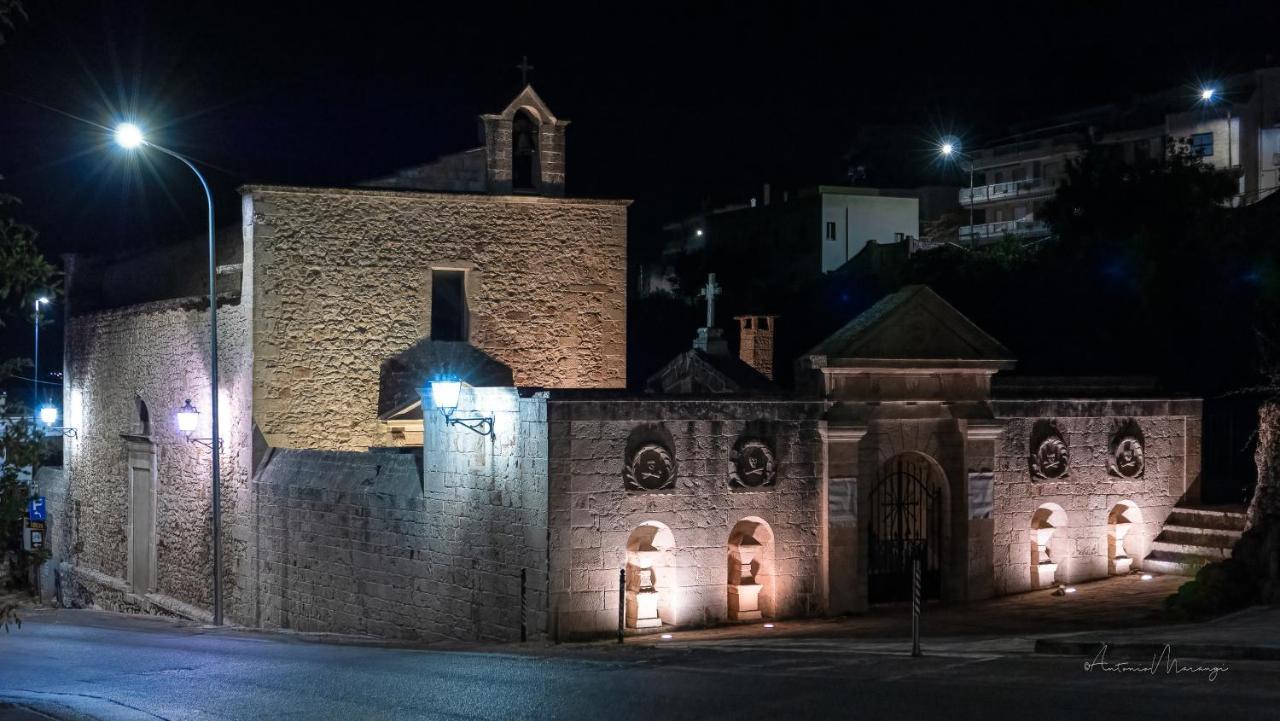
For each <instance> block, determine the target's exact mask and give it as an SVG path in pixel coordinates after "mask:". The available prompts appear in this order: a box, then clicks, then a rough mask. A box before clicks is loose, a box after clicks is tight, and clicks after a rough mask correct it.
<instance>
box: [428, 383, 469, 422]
mask: <svg viewBox="0 0 1280 721" xmlns="http://www.w3.org/2000/svg"><path fill="white" fill-rule="evenodd" d="M461 394H462V381H459V380H454V379H444V380H436V381H431V402H432V403H434V404H435V406H436V408H439V409H440V410H441V411H442V412H443V413H444V414H445V415H448V414H450V413H453V411H454V410H455V409H457V407H458V396H460V395H461Z"/></svg>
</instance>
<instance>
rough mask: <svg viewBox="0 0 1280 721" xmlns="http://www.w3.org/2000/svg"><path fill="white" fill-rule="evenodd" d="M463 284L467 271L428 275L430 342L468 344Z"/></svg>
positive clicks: (465, 285)
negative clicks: (444, 341)
mask: <svg viewBox="0 0 1280 721" xmlns="http://www.w3.org/2000/svg"><path fill="white" fill-rule="evenodd" d="M466 281H467V274H466V271H462V270H432V271H431V340H467V293H466V287H467V282H466Z"/></svg>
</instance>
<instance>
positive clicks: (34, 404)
mask: <svg viewBox="0 0 1280 721" xmlns="http://www.w3.org/2000/svg"><path fill="white" fill-rule="evenodd" d="M34 355H35V363H34V365H35V367H34V368H33V369H32V371H31V420H33V421H34V420H36V419H37V418H39V414H40V299H39V298H37V299H36V347H35V353H34ZM31 480H32V481H35V476H32V477H31Z"/></svg>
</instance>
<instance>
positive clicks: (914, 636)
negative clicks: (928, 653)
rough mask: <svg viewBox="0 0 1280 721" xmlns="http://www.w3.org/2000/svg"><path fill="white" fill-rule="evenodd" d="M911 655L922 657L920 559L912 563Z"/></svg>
mask: <svg viewBox="0 0 1280 721" xmlns="http://www.w3.org/2000/svg"><path fill="white" fill-rule="evenodd" d="M911 655H912V656H919V655H920V559H919V558H916V559H915V560H914V561H912V563H911Z"/></svg>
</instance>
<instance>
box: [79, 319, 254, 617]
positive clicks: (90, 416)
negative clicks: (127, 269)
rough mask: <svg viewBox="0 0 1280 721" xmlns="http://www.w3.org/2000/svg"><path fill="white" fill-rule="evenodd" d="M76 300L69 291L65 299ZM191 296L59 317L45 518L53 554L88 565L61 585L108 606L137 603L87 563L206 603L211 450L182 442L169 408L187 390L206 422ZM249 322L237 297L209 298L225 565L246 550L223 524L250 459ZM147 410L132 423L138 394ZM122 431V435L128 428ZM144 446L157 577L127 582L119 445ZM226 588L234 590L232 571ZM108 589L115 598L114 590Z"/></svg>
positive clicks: (203, 364)
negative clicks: (61, 474)
mask: <svg viewBox="0 0 1280 721" xmlns="http://www.w3.org/2000/svg"><path fill="white" fill-rule="evenodd" d="M73 300H74V298H73ZM207 307H208V306H207V303H205V302H203V301H202V300H200V299H178V300H169V301H160V302H155V303H147V304H142V305H136V306H129V307H125V308H119V309H114V310H108V311H102V312H96V313H90V314H85V315H73V316H71V317H70V318H69V319H68V321H67V325H66V331H65V334H66V335H65V338H66V347H65V365H64V368H65V379H64V383H65V385H64V391H63V392H64V395H63V409H64V421H63V422H64V424H65V425H66V426H68V427H72V428H75V429H76V431H77V435H76V437H74V438H67V439H65V441H64V443H65V445H64V469H65V472H66V475H67V484H66V491H65V495H64V500H63V502H62V503H61V508H60V509H59V514H58V516H57V517H56V518H55V519H54V522H55V523H56V524H58V526H61V527H62V528H64V529H65V532H60V531H57V530H56V527H55V533H58V534H59V536H58V538H59V541H60V543H62V544H63V547H62V549H61V550H60V558H62V559H64V560H65V561H66V562H68V563H69V564H71V566H73V567H76V568H82V569H86V571H89V573H85V574H77V575H76V576H75V578H76V579H77V585H76V587H75V588H72V589H69V590H71V591H73V592H74V593H75V595H76V596H77V597H78V598H79V601H78V602H82V603H90V604H96V605H99V606H102V607H105V608H112V609H122V608H125V607H128V608H142V609H143V610H146V608H147V605H146V604H135V603H133V602H132V601H128V599H127V597H126V596H122V595H121V594H120V593H119V592H118V589H117V588H116V587H115V586H112V585H103V584H98V583H96V582H95V581H94V578H96V576H95V575H94V573H98V574H104V575H105V576H109V577H113V578H115V579H117V580H118V581H119V582H120V584H123V587H124V588H128V589H130V591H131V593H133V594H135V595H138V596H143V595H146V594H148V593H151V594H159V595H161V596H164V597H166V598H172V599H174V600H175V601H176V602H177V603H179V604H187V605H191V606H196V607H200V608H210V607H211V606H212V584H211V582H210V580H209V579H210V578H211V577H212V514H211V503H210V497H211V496H210V488H209V482H208V479H209V473H210V467H209V464H210V463H211V458H210V455H209V454H210V450H209V449H208V448H207V447H206V446H204V445H199V444H196V443H191V442H188V440H187V439H186V438H185V437H184V435H183V434H181V433H180V432H179V431H178V430H177V427H176V423H175V416H174V414H175V412H176V410H177V408H178V407H180V406H181V405H182V403H183V402H184V401H185V400H186V399H188V398H189V399H191V401H192V403H193V404H195V405H196V406H197V407H198V408H199V409H200V410H201V411H202V413H201V417H200V424H201V426H200V428H199V429H198V430H197V432H196V434H195V435H196V436H197V437H199V438H204V439H208V438H210V437H211V436H212V433H211V430H210V427H209V423H210V419H209V413H208V409H209V380H208V358H209V320H208V310H207ZM248 337H249V324H248V318H247V313H246V310H245V308H244V307H243V306H242V305H237V304H220V305H219V307H218V350H219V353H218V357H219V375H220V379H219V381H220V385H221V388H222V391H221V394H220V399H221V400H220V403H221V419H220V422H221V425H222V429H221V434H220V435H221V437H222V439H223V449H222V459H221V460H222V473H223V479H222V484H223V485H222V511H223V522H224V525H223V528H224V532H223V550H224V560H225V563H226V570H227V573H226V576H227V578H228V579H234V570H235V569H236V568H237V567H239V565H240V564H241V563H243V562H244V560H245V556H244V553H245V545H244V543H243V541H242V539H237V538H236V537H234V536H233V535H231V526H232V519H233V518H234V517H235V516H236V515H237V514H238V513H240V512H241V510H242V508H243V506H242V504H243V498H244V493H245V490H246V488H247V483H248V477H249V466H250V453H251V448H250V442H249V439H250V437H251V436H250V434H251V426H250V423H251V418H250V414H249V407H248V398H249V393H248V391H249V363H248V353H247V349H248ZM139 398H140V399H141V400H142V401H143V402H144V403H145V404H146V408H147V411H148V414H149V416H150V428H149V429H147V428H143V427H141V426H140V424H139V415H138V403H137V401H138V399H139ZM126 436H127V438H126ZM130 443H132V444H133V445H134V446H135V447H145V448H150V449H151V451H152V452H153V453H154V456H153V458H154V460H153V461H152V463H153V467H154V469H155V494H154V504H155V506H154V507H155V543H154V548H155V566H154V584H153V585H152V587H150V588H134V586H133V584H132V582H131V581H132V579H130V577H129V576H130V573H129V570H128V558H129V556H128V553H129V551H128V548H129V538H130V534H131V525H130V515H129V494H130V481H129V469H128V458H127V447H128V446H129V445H130ZM231 584H232V585H229V586H228V592H230V591H233V590H234V585H233V584H234V580H232V581H231ZM112 599H116V601H119V602H118V603H117V602H116V601H113V600H112Z"/></svg>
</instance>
